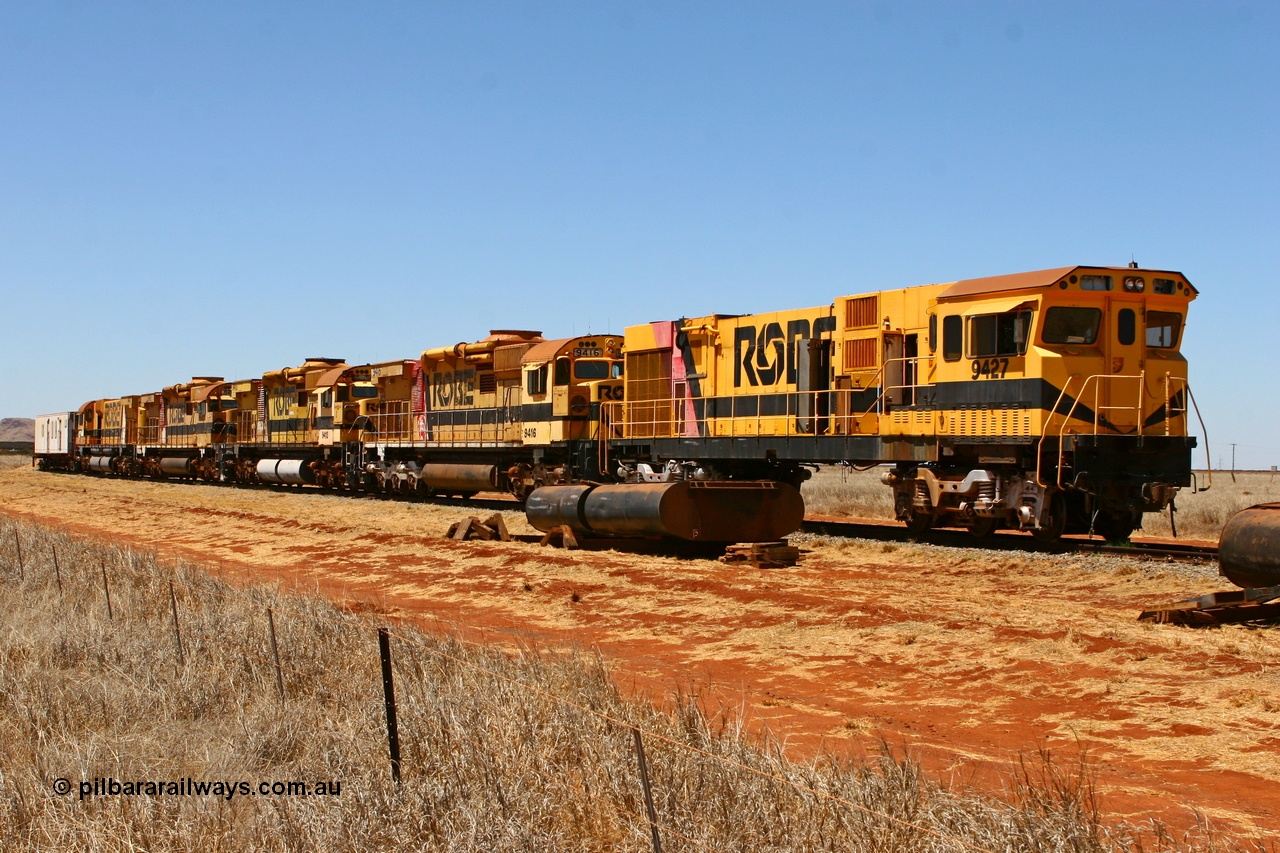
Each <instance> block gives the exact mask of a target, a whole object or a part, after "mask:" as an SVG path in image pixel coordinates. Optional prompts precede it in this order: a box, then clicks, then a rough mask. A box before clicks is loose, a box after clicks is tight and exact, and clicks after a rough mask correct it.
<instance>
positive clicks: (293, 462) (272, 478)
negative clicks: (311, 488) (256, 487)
mask: <svg viewBox="0 0 1280 853" xmlns="http://www.w3.org/2000/svg"><path fill="white" fill-rule="evenodd" d="M257 472H258V479H259V480H261V481H262V482H264V483H287V484H289V485H295V486H298V485H302V484H304V483H314V482H315V481H316V477H315V472H313V471H312V470H311V464H310V463H309V462H308V461H307V460H305V459H259V460H258V465H257Z"/></svg>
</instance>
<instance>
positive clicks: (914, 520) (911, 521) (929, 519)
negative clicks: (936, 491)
mask: <svg viewBox="0 0 1280 853" xmlns="http://www.w3.org/2000/svg"><path fill="white" fill-rule="evenodd" d="M904 522H905V524H906V525H907V532H909V533H917V534H918V533H924V532H926V531H927V530H929V529H930V528H932V527H933V514H932V513H928V512H915V511H914V510H913V511H912V512H911V514H910V515H908V516H907V517H906V519H905V520H904Z"/></svg>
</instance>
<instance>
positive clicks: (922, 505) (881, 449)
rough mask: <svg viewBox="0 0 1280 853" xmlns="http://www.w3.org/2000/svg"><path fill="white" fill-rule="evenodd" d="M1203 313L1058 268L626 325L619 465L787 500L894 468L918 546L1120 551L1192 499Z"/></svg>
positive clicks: (1157, 285)
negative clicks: (820, 475) (998, 541)
mask: <svg viewBox="0 0 1280 853" xmlns="http://www.w3.org/2000/svg"><path fill="white" fill-rule="evenodd" d="M1195 295H1196V291H1195V289H1194V288H1193V287H1192V286H1191V285H1190V283H1188V282H1187V280H1186V278H1185V277H1184V276H1182V275H1181V274H1180V273H1176V272H1167V271H1159V270H1143V269H1137V268H1134V267H1125V268H1112V267H1062V268H1057V269H1049V270H1040V271H1037V272H1029V273H1020V274H1016V275H1005V276H995V277H991V278H980V279H971V280H967V281H957V282H950V283H946V284H930V285H921V286H917V287H910V288H905V289H899V290H887V291H879V292H873V293H866V294H859V295H855V296H845V297H840V298H838V299H836V300H835V301H833V302H832V303H831V304H830V305H827V306H821V307H817V308H809V309H801V310H793V311H785V312H778V313H772V314H756V315H749V316H730V315H711V316H707V317H695V318H684V319H680V320H676V321H667V322H659V323H647V324H644V325H640V326H632V327H629V328H628V329H627V330H626V375H627V383H626V401H625V402H623V403H620V404H616V405H614V406H611V407H609V408H608V409H607V410H606V420H607V421H608V422H609V423H610V424H611V425H612V428H613V429H614V430H616V431H618V432H619V433H620V435H619V438H618V439H617V440H615V441H613V442H612V443H611V447H610V453H611V459H612V460H614V462H616V463H619V464H620V465H621V466H622V469H623V471H622V473H624V474H625V476H627V477H628V478H629V479H632V480H636V481H639V480H641V479H643V478H644V476H645V475H647V474H652V472H654V471H655V470H656V469H658V468H660V469H661V470H663V471H666V472H669V475H670V476H672V477H676V478H680V477H705V478H708V479H724V478H728V479H762V478H767V479H773V480H778V481H782V482H790V483H793V484H798V483H799V482H800V481H801V480H803V479H804V477H805V476H806V472H805V471H804V466H806V465H809V464H813V463H837V462H844V463H849V464H856V465H870V464H882V463H891V464H892V465H893V467H892V470H889V471H886V473H885V475H884V477H883V479H884V481H885V482H886V483H887V484H888V485H890V486H891V487H892V488H893V490H894V495H895V505H896V508H897V515H898V518H900V519H901V520H903V521H905V522H906V523H907V524H908V525H909V526H910V527H912V528H914V529H917V530H924V529H926V528H928V527H930V526H933V525H959V526H963V527H967V528H969V529H970V530H971V531H972V532H973V533H974V534H976V535H979V536H981V535H985V534H987V533H989V532H991V531H992V530H994V529H995V528H996V527H1001V526H1005V527H1019V528H1025V529H1028V530H1030V531H1032V532H1033V533H1034V534H1035V535H1036V536H1037V537H1039V538H1042V539H1055V538H1057V537H1058V536H1060V535H1061V534H1062V533H1063V532H1064V531H1068V530H1070V531H1087V530H1094V531H1096V532H1098V533H1100V534H1102V535H1105V536H1107V537H1108V538H1124V537H1127V536H1128V534H1129V533H1130V532H1131V531H1132V530H1133V529H1134V528H1135V527H1136V526H1138V525H1139V524H1140V522H1141V517H1142V513H1144V512H1155V511H1160V510H1163V509H1164V508H1165V507H1167V506H1168V505H1169V503H1170V502H1171V501H1172V500H1173V498H1174V496H1175V495H1176V494H1177V492H1178V490H1179V488H1182V487H1185V486H1187V485H1189V484H1190V477H1191V468H1190V466H1191V449H1192V448H1193V447H1194V446H1195V443H1196V442H1195V438H1194V437H1193V436H1189V435H1188V432H1187V414H1188V410H1187V406H1188V400H1189V399H1190V391H1189V388H1188V385H1187V364H1186V360H1185V359H1184V358H1183V357H1182V354H1181V353H1180V351H1179V345H1180V343H1181V336H1182V330H1183V328H1184V325H1185V320H1186V314H1187V307H1188V303H1189V302H1190V301H1191V300H1192V299H1194V298H1195Z"/></svg>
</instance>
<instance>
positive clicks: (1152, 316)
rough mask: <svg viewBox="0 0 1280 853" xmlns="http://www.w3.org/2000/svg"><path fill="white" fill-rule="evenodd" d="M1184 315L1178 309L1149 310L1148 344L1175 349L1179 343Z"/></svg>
mask: <svg viewBox="0 0 1280 853" xmlns="http://www.w3.org/2000/svg"><path fill="white" fill-rule="evenodd" d="M1181 328H1182V315H1181V314H1179V313H1177V312H1176V311H1148V312H1147V346H1149V347H1159V348H1161V349H1173V348H1174V347H1176V346H1177V345H1178V332H1179V331H1180V330H1181Z"/></svg>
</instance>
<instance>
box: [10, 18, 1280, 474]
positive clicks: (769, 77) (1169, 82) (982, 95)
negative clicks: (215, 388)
mask: <svg viewBox="0 0 1280 853" xmlns="http://www.w3.org/2000/svg"><path fill="white" fill-rule="evenodd" d="M1277 43H1280V5H1278V4H1274V3H1260V2H1243V3H1242V2H1221V3H1218V2H1213V3H1209V2H1206V3H1177V2H1162V3H1114V2H1107V3H1092V4H1090V3H1070V4H1068V3H978V2H949V3H883V4H878V3H854V2H847V3H819V2H808V3H803V2H802V3H781V2H778V3H750V2H731V3H712V2H702V3H626V2H619V3H584V4H574V3H547V4H541V3H479V2H465V3H464V2H459V3H395V4H372V3H371V4H321V3H305V4H303V3H297V4H290V3H272V4H251V3H178V4H175V3H147V4H126V3H56V2H32V3H22V2H6V3H4V4H0V282H2V286H3V293H4V303H3V304H4V306H5V310H6V313H7V315H8V318H9V321H8V322H7V323H5V324H4V331H3V335H0V416H32V415H35V414H38V413H41V412H46V411H57V410H63V409H69V408H75V407H77V406H78V405H79V404H80V403H81V402H83V401H84V400H86V399H90V398H93V397H101V396H114V395H120V394H127V393H140V392H145V391H150V390H155V389H158V388H159V387H161V386H163V385H168V384H172V383H174V382H178V381H183V380H185V379H187V378H189V377H190V376H192V375H205V374H212V375H222V376H227V377H247V376H252V375H255V374H261V373H262V372H263V371H264V370H267V369H274V368H278V367H283V366H285V365H291V364H297V363H299V362H300V361H301V360H302V359H303V358H304V357H306V356H311V355H324V356H329V355H333V356H342V357H345V358H347V359H349V360H351V361H353V362H368V361H376V360H382V359H391V358H398V357H406V356H412V355H414V354H416V353H417V352H419V351H420V350H422V349H423V348H424V347H428V346H437V345H441V344H445V343H453V342H456V341H459V340H473V339H476V338H479V337H482V336H484V335H485V334H486V333H487V331H488V330H489V329H490V328H511V327H517V328H520V327H524V328H535V329H541V330H543V331H545V332H547V333H548V334H549V335H555V336H559V335H568V334H573V333H578V332H585V331H605V330H612V331H620V330H621V329H622V328H623V327H624V326H626V325H630V324H633V323H637V322H645V321H649V320H654V319H659V318H667V317H672V316H676V315H681V314H698V313H709V312H713V311H720V312H726V313H747V312H754V311H766V310H775V309H780V308H789V307H800V306H807V305H820V304H824V303H827V302H830V301H831V300H832V299H834V298H835V297H836V296H838V295H842V294H849V293H857V292H862V291H867V290H874V289H880V288H888V287H902V286H907V285H911V284H920V283H925V282H934V281H950V280H954V279H959V278H967V277H974V276H982V275H994V274H999V273H1006V272H1018V271H1023V270H1030V269H1041V268H1045V267H1053V266H1062V265H1067V264H1075V263H1082V264H1114V265H1123V264H1125V263H1128V262H1129V260H1130V259H1131V258H1132V259H1136V260H1137V261H1138V262H1139V263H1140V264H1142V265H1143V266H1149V267H1156V268H1165V269H1174V270H1179V271H1182V272H1184V273H1185V274H1186V275H1187V276H1188V277H1189V279H1190V280H1191V281H1192V282H1193V283H1194V284H1195V285H1196V286H1197V287H1198V288H1199V290H1200V293H1201V295H1200V298H1199V299H1198V300H1197V301H1196V303H1195V304H1194V305H1193V310H1192V313H1191V317H1190V322H1189V326H1188V329H1187V332H1186V339H1185V346H1184V350H1185V352H1186V353H1187V355H1188V358H1189V359H1190V361H1191V370H1192V387H1193V390H1194V391H1195V394H1196V398H1197V400H1198V402H1199V404H1200V408H1201V410H1202V412H1203V413H1204V415H1205V418H1206V421H1207V423H1208V426H1209V433H1210V440H1211V447H1212V450H1213V456H1214V460H1213V461H1214V463H1215V465H1216V464H1217V462H1218V460H1219V459H1224V460H1227V461H1229V459H1230V444H1231V443H1232V442H1234V443H1236V444H1237V445H1239V446H1238V447H1237V450H1236V454H1237V464H1238V465H1241V466H1242V467H1268V466H1270V465H1272V464H1280V435H1278V434H1277V429H1276V424H1277V423H1280V403H1278V402H1277V400H1276V398H1277V387H1280V386H1277V383H1276V381H1275V377H1274V372H1273V370H1274V368H1273V367H1272V363H1273V356H1272V349H1271V348H1272V347H1273V346H1275V343H1276V338H1277V335H1276V332H1277V329H1280V300H1277V298H1276V296H1275V294H1274V287H1275V279H1276V273H1277V270H1280V215H1278V214H1277V204H1278V201H1277V200H1278V199H1280V58H1278V56H1277V51H1276V49H1275V45H1276V44H1277ZM1202 460H1203V457H1202V456H1201V455H1199V454H1198V455H1197V460H1196V464H1197V465H1199V464H1202Z"/></svg>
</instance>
